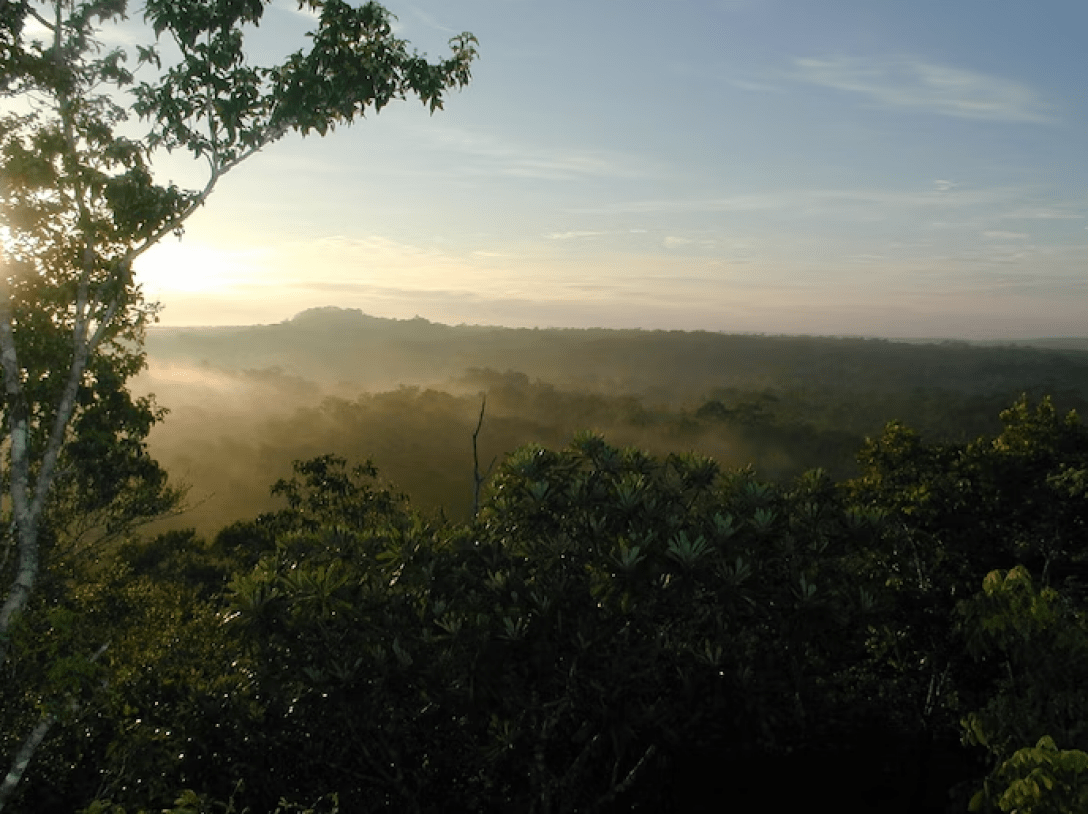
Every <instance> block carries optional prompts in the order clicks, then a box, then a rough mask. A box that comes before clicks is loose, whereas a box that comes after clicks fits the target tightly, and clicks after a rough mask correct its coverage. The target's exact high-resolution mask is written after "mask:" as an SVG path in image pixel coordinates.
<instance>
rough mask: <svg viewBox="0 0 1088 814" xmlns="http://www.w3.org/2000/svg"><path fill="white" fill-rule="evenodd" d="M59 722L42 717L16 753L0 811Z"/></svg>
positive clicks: (0, 789)
mask: <svg viewBox="0 0 1088 814" xmlns="http://www.w3.org/2000/svg"><path fill="white" fill-rule="evenodd" d="M107 647H108V645H102V646H101V647H100V648H98V652H97V653H95V654H94V655H93V656H91V658H90V661H91V662H95V661H98V659H99V658H100V657H101V655H102V654H103V653H105V652H106V648H107ZM68 706H69V709H70V710H71V711H72V712H75V711H76V710H77V709H78V708H79V704H78V702H76V701H75V700H72V701H71V702H70V703H69V705H68ZM56 722H57V716H56V715H54V714H53V713H51V712H47V713H45V714H44V715H42V717H41V720H40V721H38V723H37V724H36V725H35V726H34V728H33V729H32V730H31V731H30V734H29V735H27V737H26V740H24V741H23V743H22V745H21V746H20V747H19V749H18V751H16V753H15V757H14V758H12V761H11V769H9V770H8V773H7V776H5V777H4V782H3V783H0V811H3V810H4V807H5V806H6V805H7V803H8V799H9V798H10V797H11V795H12V794H13V793H14V792H15V789H16V787H17V786H18V785H19V781H20V780H22V779H23V775H24V774H26V769H27V766H29V765H30V759H31V758H32V757H34V753H35V752H36V751H38V747H39V746H41V745H42V741H43V740H45V736H46V735H47V734H49V730H50V729H51V728H52V726H53V724H55V723H56Z"/></svg>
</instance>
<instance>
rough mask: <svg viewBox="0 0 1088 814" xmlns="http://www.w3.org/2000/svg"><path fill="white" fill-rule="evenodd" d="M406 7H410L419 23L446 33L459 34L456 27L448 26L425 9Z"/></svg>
mask: <svg viewBox="0 0 1088 814" xmlns="http://www.w3.org/2000/svg"><path fill="white" fill-rule="evenodd" d="M408 8H409V9H411V12H412V15H413V16H414V17H415V18H416V19H418V20H419V21H420V22H421V23H423V24H424V25H426V26H428V27H429V28H433V29H435V30H436V31H442V32H445V33H447V34H459V33H460V32H459V31H458V30H457V29H455V28H450V27H449V26H448V25H444V24H443V23H442V22H440V21H439V20H438V18H437V17H435V16H434V15H433V14H428V13H427V12H426V11H424V10H423V9H421V8H419V7H418V6H412V5H409V6H408Z"/></svg>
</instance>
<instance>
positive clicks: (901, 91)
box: [794, 57, 1054, 124]
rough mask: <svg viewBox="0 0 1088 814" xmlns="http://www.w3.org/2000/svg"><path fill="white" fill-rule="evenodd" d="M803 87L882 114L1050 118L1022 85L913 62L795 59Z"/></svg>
mask: <svg viewBox="0 0 1088 814" xmlns="http://www.w3.org/2000/svg"><path fill="white" fill-rule="evenodd" d="M794 63H795V64H796V66H797V73H796V76H797V78H798V79H800V80H802V81H804V82H810V83H812V84H814V85H821V86H823V87H827V88H833V89H834V90H840V91H844V92H848V93H857V94H860V95H862V96H865V97H868V98H869V99H870V100H871V101H872V102H875V103H876V104H878V105H880V106H881V107H887V108H899V109H903V110H916V111H921V112H925V113H933V114H937V115H942V116H952V117H955V118H961V119H982V120H989V121H1006V122H1031V123H1037V124H1038V123H1046V122H1051V121H1053V120H1054V117H1053V116H1052V115H1050V114H1049V113H1048V112H1047V111H1046V106H1045V105H1044V104H1043V103H1042V102H1041V101H1040V100H1039V99H1038V98H1037V96H1036V94H1035V92H1034V91H1033V90H1032V89H1031V88H1030V87H1028V86H1027V85H1025V84H1022V83H1020V82H1015V81H1013V80H1010V79H1004V78H1002V77H997V76H989V75H987V74H983V73H978V72H976V71H969V70H964V69H962V68H953V67H950V66H947V65H936V64H933V63H930V62H925V61H922V60H918V59H888V58H880V57H878V58H861V57H831V58H828V59H796V60H794Z"/></svg>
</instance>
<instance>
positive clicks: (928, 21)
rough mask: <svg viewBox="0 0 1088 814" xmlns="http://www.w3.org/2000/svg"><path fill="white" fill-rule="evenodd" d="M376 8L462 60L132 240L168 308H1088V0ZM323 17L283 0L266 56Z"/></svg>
mask: <svg viewBox="0 0 1088 814" xmlns="http://www.w3.org/2000/svg"><path fill="white" fill-rule="evenodd" d="M385 5H386V6H387V8H389V10H390V11H392V12H393V13H394V14H396V15H397V18H398V22H397V27H396V32H397V34H398V36H401V37H403V38H405V39H407V40H408V41H409V42H410V43H412V45H413V46H415V47H416V48H418V49H419V50H420V51H422V52H424V53H427V54H428V55H430V56H431V57H432V58H438V57H439V56H441V55H442V54H443V53H445V52H446V48H447V45H446V43H447V41H448V39H449V38H450V37H451V36H453V35H455V34H457V33H459V32H461V31H471V32H472V33H474V34H475V35H476V36H477V37H478V38H479V42H480V46H479V48H480V56H479V59H478V61H477V62H476V63H475V65H474V68H473V81H472V83H471V84H470V85H469V86H468V87H467V88H466V89H464V90H463V91H460V92H454V93H452V94H450V96H449V97H448V99H447V102H446V109H445V110H444V111H439V112H437V113H436V114H434V115H433V116H431V115H428V113H427V111H426V110H425V109H424V108H423V106H422V105H421V104H420V103H419V102H418V101H417V100H408V101H405V102H399V103H396V104H394V105H391V106H390V107H389V108H386V109H385V110H383V111H382V112H381V113H380V114H379V115H377V116H372V115H368V117H367V118H366V119H365V120H362V121H361V122H358V123H357V124H356V125H354V126H352V127H350V128H341V129H338V130H336V131H335V132H334V133H333V134H331V135H330V136H327V137H325V138H319V137H316V136H311V137H308V138H302V137H299V136H297V135H293V136H289V137H287V138H285V139H283V140H282V141H280V142H278V143H276V144H274V145H273V146H271V147H270V148H268V149H267V150H265V151H264V152H263V153H261V154H259V155H257V156H256V157H254V158H253V159H251V160H250V161H248V162H247V163H246V164H244V165H242V166H241V167H239V168H238V169H237V170H235V171H234V172H232V173H231V174H230V175H228V176H227V177H226V178H224V179H223V181H222V182H221V183H220V186H219V187H218V188H217V190H216V192H215V193H214V194H213V196H212V197H211V198H210V199H209V201H208V203H207V205H206V206H205V207H204V208H203V209H202V210H201V211H200V212H199V213H198V214H197V215H196V216H194V217H193V218H192V219H191V221H190V222H189V224H188V226H187V228H186V234H185V237H184V239H183V240H181V241H180V242H178V241H176V240H174V239H173V238H168V239H167V240H166V241H164V242H163V244H162V245H161V246H159V247H157V248H156V249H154V250H153V251H151V252H149V253H148V254H147V255H146V256H145V257H143V258H142V259H141V261H140V263H139V265H138V267H137V270H138V277H139V279H140V280H141V282H142V284H143V286H144V290H145V293H146V294H147V296H148V297H149V298H151V299H155V300H158V301H160V302H161V303H162V304H163V306H164V310H163V312H162V320H161V321H162V324H164V325H223V324H231V325H239V324H253V323H273V322H279V321H282V320H284V319H288V318H290V317H291V316H292V315H293V314H295V313H297V312H298V311H300V310H303V309H305V308H309V307H319V306H328V305H335V306H341V307H345V308H358V309H361V310H362V311H364V312H365V313H368V314H373V315H376V316H383V317H395V318H405V319H406V318H413V317H415V316H422V317H424V318H426V319H429V320H431V321H434V322H442V323H448V324H460V323H467V324H494V325H506V326H541V327H546V326H556V327H590V326H603V327H628V328H644V329H681V330H693V329H702V330H712V331H725V332H757V333H772V334H820V335H861V336H885V337H904V338H905V337H949V338H964V339H997V338H1030V337H1052V336H1085V335H1088V197H1086V193H1088V172H1086V170H1088V150H1086V149H1085V148H1086V146H1088V104H1086V99H1085V94H1086V89H1088V59H1085V56H1084V54H1085V47H1084V32H1085V31H1088V3H1084V2H1081V0H1067V1H1066V2H1057V1H1056V0H1039V2H1035V3H1022V2H994V1H993V0H939V2H931V1H930V0H912V2H909V3H906V2H874V0H857V1H856V2H855V0H820V2H814V0H653V1H652V2H647V1H645V0H576V1H574V0H547V2H543V0H413V2H401V0H389V2H387V3H386V4H385ZM311 24H312V19H311V18H309V17H307V16H306V14H304V13H301V12H299V11H298V9H297V4H296V3H294V2H289V0H273V2H272V3H271V5H270V7H269V9H268V10H267V12H266V15H265V20H264V23H263V24H262V26H261V28H260V29H259V31H258V32H256V37H255V40H254V44H253V54H254V59H255V61H267V60H268V59H272V58H275V57H276V56H277V55H282V54H286V53H288V52H290V51H293V50H296V49H297V48H299V47H302V46H303V45H304V43H305V39H304V37H303V35H304V32H305V31H306V30H307V29H308V28H309V27H310V26H311ZM179 162H180V159H178V158H176V157H172V158H170V159H169V160H168V161H167V162H166V163H165V164H163V165H162V166H161V167H160V171H161V172H167V173H171V174H173V175H176V176H177V178H176V180H178V181H179V182H180V181H185V180H186V179H188V178H189V177H190V176H189V173H191V172H192V167H187V166H183V165H182V164H181V163H179ZM172 180H173V179H172Z"/></svg>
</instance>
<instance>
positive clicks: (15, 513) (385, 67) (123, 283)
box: [0, 0, 476, 664]
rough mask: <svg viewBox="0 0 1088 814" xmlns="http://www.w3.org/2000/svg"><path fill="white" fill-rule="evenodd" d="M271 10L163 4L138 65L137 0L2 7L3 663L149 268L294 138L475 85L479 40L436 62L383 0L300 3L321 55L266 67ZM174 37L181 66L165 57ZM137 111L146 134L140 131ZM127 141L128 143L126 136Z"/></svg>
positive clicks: (43, 0) (122, 354) (242, 1)
mask: <svg viewBox="0 0 1088 814" xmlns="http://www.w3.org/2000/svg"><path fill="white" fill-rule="evenodd" d="M267 2H269V0H148V2H147V3H146V5H145V8H144V18H145V21H146V23H148V24H149V26H150V31H149V32H148V34H149V36H148V40H147V42H146V44H142V45H137V46H136V48H135V50H136V60H135V62H136V68H137V72H139V71H140V69H143V70H144V71H147V72H149V73H152V74H153V77H152V78H151V79H150V80H149V81H141V82H137V77H136V74H135V73H134V72H133V71H131V70H129V69H128V67H126V65H127V64H128V58H129V54H128V53H127V52H126V50H125V49H124V48H120V47H117V48H110V49H106V48H105V47H104V46H103V44H102V42H101V41H100V39H99V37H100V36H101V32H102V30H103V28H104V27H105V26H107V25H110V24H111V23H115V22H118V21H120V20H123V19H124V18H125V13H126V11H127V6H128V3H127V0H86V2H78V1H77V0H37V1H36V0H16V1H15V2H7V3H4V4H3V11H2V12H0V94H2V96H3V97H4V98H5V99H7V100H11V104H10V110H11V111H12V112H8V113H6V114H5V115H3V116H2V117H0V217H2V219H3V226H2V227H0V238H2V249H3V254H2V260H0V262H2V264H3V267H2V270H0V369H2V374H3V408H4V413H5V415H4V418H5V424H6V433H7V439H6V440H7V462H6V463H7V469H8V488H9V490H10V498H11V512H12V522H13V525H12V528H13V530H14V544H15V559H14V563H15V566H14V576H13V579H12V582H11V585H10V588H9V590H8V591H7V593H6V596H5V597H4V601H3V605H2V607H0V664H2V663H3V662H4V660H5V659H6V657H7V655H8V641H9V633H10V630H11V626H12V624H13V622H14V620H15V619H16V617H17V616H18V614H19V613H20V612H21V611H22V610H23V609H24V608H25V607H26V604H27V601H28V599H29V597H30V596H31V594H32V592H33V590H34V585H35V581H36V579H37V577H38V573H39V570H40V567H41V558H42V551H41V546H40V534H39V532H40V525H41V520H42V512H43V509H44V507H45V505H46V501H47V499H48V496H49V493H50V489H51V487H52V485H53V483H54V480H55V478H56V476H57V474H58V470H57V466H58V461H59V460H60V456H61V453H62V451H63V449H64V448H65V445H66V444H67V443H68V442H69V441H70V440H71V438H72V430H71V428H72V426H73V422H74V421H75V420H76V418H77V417H78V414H79V412H80V410H81V405H82V403H83V402H85V401H86V399H83V398H81V394H83V393H84V392H85V391H87V390H92V391H93V390H94V388H95V387H96V384H97V377H96V376H95V375H93V373H92V370H93V367H94V360H96V359H101V358H108V359H112V360H114V362H115V365H114V367H115V368H120V369H124V368H125V362H126V360H131V359H132V358H133V354H134V353H136V351H135V350H134V348H138V347H139V343H140V341H141V340H142V338H143V331H144V329H145V327H146V326H147V325H148V323H149V322H151V321H153V320H154V318H155V312H156V309H155V306H153V305H149V304H148V303H146V302H145V301H144V300H143V298H142V296H141V292H140V288H139V286H138V285H137V284H136V282H135V281H134V279H133V273H132V264H133V261H134V260H136V258H138V257H139V256H140V255H141V254H143V253H144V252H145V251H147V250H148V249H149V248H151V247H152V246H153V245H154V244H155V243H156V242H158V241H159V240H160V239H161V238H163V237H164V236H166V235H168V234H170V233H175V234H179V235H180V233H181V231H182V229H183V227H184V224H185V222H186V220H187V219H188V218H189V217H190V216H191V215H192V214H193V213H194V212H195V211H196V210H197V209H198V208H199V207H200V206H202V205H203V204H204V202H205V201H206V200H207V198H208V196H209V195H210V194H211V193H212V191H213V190H214V188H215V186H216V185H217V183H218V182H219V180H220V179H221V178H222V177H223V176H224V175H225V174H226V173H228V172H230V171H231V170H232V169H234V168H235V167H237V166H238V165H239V164H241V163H242V162H244V161H245V160H246V159H248V158H250V157H252V156H253V155H255V154H256V153H258V152H259V151H260V150H261V149H263V148H264V147H265V146H267V145H268V144H271V143H272V142H273V141H276V140H277V139H279V138H281V137H283V136H284V135H285V134H287V133H288V132H290V131H292V130H294V131H299V132H301V133H303V134H306V133H309V132H311V131H316V132H318V133H320V134H324V133H325V132H327V131H328V130H329V129H331V128H333V127H334V126H335V125H337V124H346V123H351V122H352V121H354V120H355V118H356V117H361V116H362V115H363V114H364V112H365V110H366V109H367V108H368V107H372V108H373V109H374V110H380V109H381V108H382V107H384V106H385V105H386V104H388V103H389V102H390V101H392V100H394V99H402V98H405V97H407V96H409V95H415V96H418V97H419V98H420V99H421V100H422V102H423V103H424V104H426V105H427V106H429V108H430V109H431V111H432V112H433V111H434V110H436V109H438V108H441V107H442V101H443V95H444V93H445V92H446V91H447V90H449V89H451V88H455V87H459V86H463V85H464V84H466V83H467V82H468V80H469V69H470V65H471V62H472V60H473V58H474V57H475V55H476V49H475V43H476V40H475V38H474V37H473V36H472V35H471V34H462V35H460V36H458V37H455V38H453V39H452V40H451V47H452V54H451V56H450V57H449V58H448V59H446V60H443V61H440V62H437V63H430V62H428V61H427V60H426V59H425V58H423V57H421V56H419V55H418V54H416V53H414V52H411V51H409V48H408V44H407V43H406V42H405V41H404V40H401V39H398V38H397V37H395V36H394V35H393V32H392V26H391V17H392V15H390V13H389V12H388V11H387V10H386V9H384V8H383V7H382V6H380V5H379V4H377V3H366V4H365V5H362V6H361V7H353V6H351V5H349V4H348V3H345V2H343V0H300V3H299V5H300V7H306V8H309V9H310V10H312V11H313V12H315V13H316V14H317V15H318V22H317V27H316V29H315V30H314V31H313V32H311V34H310V38H311V43H310V47H309V48H308V50H300V51H298V52H296V53H294V54H292V55H290V56H289V57H288V58H287V59H286V60H285V61H284V62H283V63H282V64H280V65H275V66H271V67H261V66H256V65H253V64H251V63H250V61H249V60H248V59H247V54H246V42H245V37H246V34H247V33H248V32H250V31H252V29H253V28H255V27H256V26H257V24H258V23H259V22H260V20H261V18H262V15H263V13H264V9H265V6H266V4H267ZM163 40H167V41H168V43H169V45H170V49H169V50H170V53H172V54H174V55H175V56H174V58H173V60H172V61H168V62H164V58H163V56H162V54H163V53H164V50H162V49H161V44H162V41H163ZM126 95H128V96H130V97H131V98H132V102H131V110H132V111H135V113H136V114H138V116H139V118H140V119H141V120H142V121H143V122H145V123H146V125H147V126H146V130H145V131H144V132H143V135H142V137H140V138H134V137H133V136H132V135H129V133H131V130H132V128H131V127H129V126H128V125H124V126H123V123H125V122H127V120H128V118H129V112H130V108H129V107H126V106H125V97H126ZM122 131H123V132H122ZM160 148H162V149H166V150H175V149H180V150H185V151H187V152H188V153H190V154H191V155H192V156H193V157H195V158H197V159H201V160H203V161H204V162H206V165H207V176H206V182H205V184H204V186H203V187H201V188H199V189H181V188H179V187H177V186H176V185H174V184H165V185H164V184H162V183H160V182H159V181H158V180H156V178H155V176H154V174H153V172H152V161H153V159H154V157H155V155H156V154H157V152H156V151H157V150H159V149H160Z"/></svg>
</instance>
